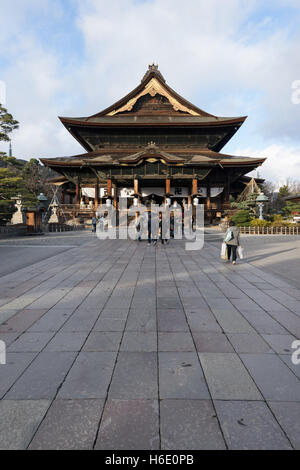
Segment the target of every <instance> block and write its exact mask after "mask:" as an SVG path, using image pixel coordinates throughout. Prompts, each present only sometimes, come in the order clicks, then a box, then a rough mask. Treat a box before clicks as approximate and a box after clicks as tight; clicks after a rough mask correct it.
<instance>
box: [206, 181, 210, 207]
mask: <svg viewBox="0 0 300 470" xmlns="http://www.w3.org/2000/svg"><path fill="white" fill-rule="evenodd" d="M206 207H207V210H208V211H210V210H211V192H210V184H209V183H208V185H207V196H206Z"/></svg>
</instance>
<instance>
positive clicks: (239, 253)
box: [237, 245, 244, 259]
mask: <svg viewBox="0 0 300 470" xmlns="http://www.w3.org/2000/svg"><path fill="white" fill-rule="evenodd" d="M237 254H238V257H239V258H240V259H244V249H243V248H242V247H241V246H240V245H239V246H238V247H237Z"/></svg>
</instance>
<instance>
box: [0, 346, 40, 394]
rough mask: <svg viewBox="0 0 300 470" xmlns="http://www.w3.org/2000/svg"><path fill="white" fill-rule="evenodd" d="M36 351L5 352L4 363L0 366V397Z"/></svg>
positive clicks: (27, 364)
mask: <svg viewBox="0 0 300 470" xmlns="http://www.w3.org/2000/svg"><path fill="white" fill-rule="evenodd" d="M36 355H37V353H7V355H6V365H5V366H0V367H1V368H0V379H1V380H0V398H3V397H4V395H5V394H6V393H7V392H8V391H9V389H10V388H11V387H12V386H13V384H14V383H15V382H16V380H17V379H18V378H19V377H20V375H21V374H22V373H23V372H24V371H25V370H26V369H27V367H28V366H29V365H30V363H31V362H32V361H33V360H34V358H35V357H36Z"/></svg>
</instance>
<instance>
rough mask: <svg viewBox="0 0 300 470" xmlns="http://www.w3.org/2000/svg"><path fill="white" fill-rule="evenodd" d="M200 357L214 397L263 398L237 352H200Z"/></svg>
mask: <svg viewBox="0 0 300 470" xmlns="http://www.w3.org/2000/svg"><path fill="white" fill-rule="evenodd" d="M199 357H200V362H201V365H202V367H203V370H204V374H205V377H206V380H207V383H208V387H209V389H210V393H211V395H212V398H213V399H215V400H217V399H219V400H230V399H231V400H262V396H261V394H260V392H259V391H258V389H257V387H256V385H255V383H254V381H253V380H252V378H251V376H250V375H249V373H248V372H247V370H246V369H245V367H244V366H243V363H242V362H241V360H240V358H239V357H238V355H237V354H233V353H199Z"/></svg>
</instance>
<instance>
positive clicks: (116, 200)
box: [114, 186, 118, 209]
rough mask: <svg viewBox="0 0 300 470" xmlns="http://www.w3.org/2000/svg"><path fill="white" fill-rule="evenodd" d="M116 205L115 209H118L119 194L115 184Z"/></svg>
mask: <svg viewBox="0 0 300 470" xmlns="http://www.w3.org/2000/svg"><path fill="white" fill-rule="evenodd" d="M114 189H115V190H114V206H115V209H117V208H118V207H117V206H118V194H117V187H116V186H115V188H114Z"/></svg>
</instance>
